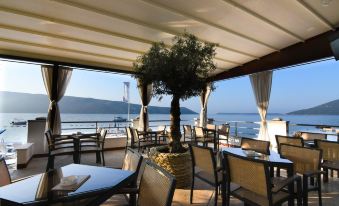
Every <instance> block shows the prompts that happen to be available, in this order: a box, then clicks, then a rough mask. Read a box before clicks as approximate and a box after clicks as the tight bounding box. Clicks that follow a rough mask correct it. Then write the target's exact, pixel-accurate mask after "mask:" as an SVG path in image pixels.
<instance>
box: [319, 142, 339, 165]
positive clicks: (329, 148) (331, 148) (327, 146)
mask: <svg viewBox="0 0 339 206" xmlns="http://www.w3.org/2000/svg"><path fill="white" fill-rule="evenodd" d="M316 145H317V147H318V148H319V149H321V150H322V155H323V156H322V157H323V160H325V161H337V162H339V142H332V141H325V140H317V141H316Z"/></svg>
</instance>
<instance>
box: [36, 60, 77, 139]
mask: <svg viewBox="0 0 339 206" xmlns="http://www.w3.org/2000/svg"><path fill="white" fill-rule="evenodd" d="M53 69H54V68H53V65H43V66H41V73H42V78H43V80H44V84H45V89H46V92H47V96H48V98H49V100H50V104H49V108H48V115H47V121H46V130H47V129H51V130H52V132H53V134H61V118H60V111H59V106H58V102H59V101H60V99H61V98H62V97H63V96H64V94H65V91H66V88H67V85H68V83H69V81H70V79H71V76H72V69H71V68H68V67H62V66H59V67H58V68H56V69H58V71H57V73H58V78H57V79H56V83H54V84H53V76H54V75H55V72H53ZM54 86H56V88H53V87H54ZM53 91H55V94H53ZM52 118H54V119H52Z"/></svg>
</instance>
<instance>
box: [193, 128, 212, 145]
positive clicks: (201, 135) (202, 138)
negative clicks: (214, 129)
mask: <svg viewBox="0 0 339 206" xmlns="http://www.w3.org/2000/svg"><path fill="white" fill-rule="evenodd" d="M194 136H195V142H196V143H197V144H198V143H199V142H201V143H202V145H203V146H204V147H207V146H208V143H213V140H214V139H213V138H212V137H209V136H208V135H207V133H206V132H205V131H204V128H202V127H194Z"/></svg>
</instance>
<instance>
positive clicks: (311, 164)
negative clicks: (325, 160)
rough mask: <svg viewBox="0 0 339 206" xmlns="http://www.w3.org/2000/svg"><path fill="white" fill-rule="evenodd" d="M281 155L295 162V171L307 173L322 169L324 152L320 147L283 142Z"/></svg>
mask: <svg viewBox="0 0 339 206" xmlns="http://www.w3.org/2000/svg"><path fill="white" fill-rule="evenodd" d="M280 155H281V156H282V157H284V158H286V159H289V160H290V161H292V162H293V166H294V172H295V173H300V174H305V173H308V172H318V171H319V170H320V163H321V157H322V152H321V150H319V149H312V148H306V147H298V146H293V145H287V144H281V145H280Z"/></svg>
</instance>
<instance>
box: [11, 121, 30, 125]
mask: <svg viewBox="0 0 339 206" xmlns="http://www.w3.org/2000/svg"><path fill="white" fill-rule="evenodd" d="M26 124H27V121H25V120H13V121H12V122H11V125H12V126H26Z"/></svg>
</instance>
